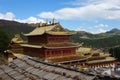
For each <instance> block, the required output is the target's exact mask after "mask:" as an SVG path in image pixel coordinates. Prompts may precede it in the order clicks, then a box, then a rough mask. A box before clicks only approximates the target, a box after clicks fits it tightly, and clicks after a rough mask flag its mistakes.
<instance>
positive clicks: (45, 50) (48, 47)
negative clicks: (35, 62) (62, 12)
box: [22, 19, 79, 59]
mask: <svg viewBox="0 0 120 80" xmlns="http://www.w3.org/2000/svg"><path fill="white" fill-rule="evenodd" d="M72 34H75V32H69V31H67V30H65V29H64V28H63V27H62V26H61V25H60V24H59V23H56V22H55V19H53V23H52V24H48V23H45V24H44V23H40V25H39V26H38V27H36V28H35V29H34V30H33V31H32V32H30V33H28V34H24V35H25V36H27V38H28V44H24V45H22V46H23V47H24V52H25V54H29V55H31V56H38V57H40V58H44V59H47V58H52V57H59V56H66V55H75V54H76V48H77V47H79V45H78V44H75V43H72V42H70V36H71V35H72Z"/></svg>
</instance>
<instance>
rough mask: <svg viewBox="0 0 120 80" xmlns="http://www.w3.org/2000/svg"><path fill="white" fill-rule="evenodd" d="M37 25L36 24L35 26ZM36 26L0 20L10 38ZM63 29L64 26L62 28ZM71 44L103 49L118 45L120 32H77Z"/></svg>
mask: <svg viewBox="0 0 120 80" xmlns="http://www.w3.org/2000/svg"><path fill="white" fill-rule="evenodd" d="M37 25H38V24H37ZM34 26H36V24H27V23H19V22H15V21H7V20H0V27H1V28H3V29H4V31H6V32H7V33H8V35H9V37H10V38H12V37H13V36H14V35H15V34H17V33H19V34H20V33H21V32H23V33H29V32H30V31H32V30H33V29H34V28H35V27H34ZM63 27H64V26H63ZM71 40H72V41H73V42H80V43H81V42H83V43H84V44H83V46H87V47H95V48H104V47H113V46H117V45H120V30H119V29H112V30H110V31H108V32H106V33H101V34H91V33H88V32H85V31H77V34H75V35H73V36H72V37H71Z"/></svg>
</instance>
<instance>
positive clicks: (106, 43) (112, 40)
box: [71, 29, 120, 48]
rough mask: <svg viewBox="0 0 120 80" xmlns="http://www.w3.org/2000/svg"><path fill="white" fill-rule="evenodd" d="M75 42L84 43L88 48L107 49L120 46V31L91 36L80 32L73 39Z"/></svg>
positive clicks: (114, 30)
mask: <svg viewBox="0 0 120 80" xmlns="http://www.w3.org/2000/svg"><path fill="white" fill-rule="evenodd" d="M71 39H72V41H73V42H80V43H81V42H83V43H84V45H83V46H86V47H94V48H106V47H113V46H117V45H120V30H119V29H112V30H110V31H108V32H106V33H101V34H91V33H88V32H85V31H78V32H77V34H75V35H73V36H72V37H71Z"/></svg>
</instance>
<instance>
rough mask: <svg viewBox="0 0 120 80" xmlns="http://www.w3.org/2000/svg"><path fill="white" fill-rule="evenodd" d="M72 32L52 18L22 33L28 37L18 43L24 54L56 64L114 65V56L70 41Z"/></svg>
mask: <svg viewBox="0 0 120 80" xmlns="http://www.w3.org/2000/svg"><path fill="white" fill-rule="evenodd" d="M73 34H75V32H72V31H68V30H66V29H64V28H63V27H62V26H61V25H60V23H56V20H55V19H53V21H52V23H49V24H48V21H46V23H41V22H40V24H39V26H38V27H36V28H35V29H34V30H33V31H32V32H30V33H28V34H23V35H24V36H26V37H27V38H28V42H27V43H24V44H20V45H21V47H22V48H23V53H24V54H25V55H29V56H33V57H38V58H40V59H42V60H47V61H49V62H54V63H57V64H62V65H66V66H75V67H77V68H86V67H87V68H94V67H100V66H102V67H103V66H114V61H115V58H114V57H111V56H110V54H106V53H103V52H101V51H99V50H97V51H95V50H92V49H85V48H82V47H81V46H82V45H81V44H78V43H73V42H71V41H70V36H71V35H73ZM17 37H19V36H17ZM15 39H16V38H15ZM13 41H14V40H13ZM18 44H19V43H18ZM78 49H79V50H80V51H79V50H78Z"/></svg>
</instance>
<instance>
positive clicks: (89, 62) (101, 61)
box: [86, 59, 116, 64]
mask: <svg viewBox="0 0 120 80" xmlns="http://www.w3.org/2000/svg"><path fill="white" fill-rule="evenodd" d="M115 60H116V59H111V60H106V59H103V60H95V61H88V62H86V63H87V64H95V63H105V62H111V61H115Z"/></svg>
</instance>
